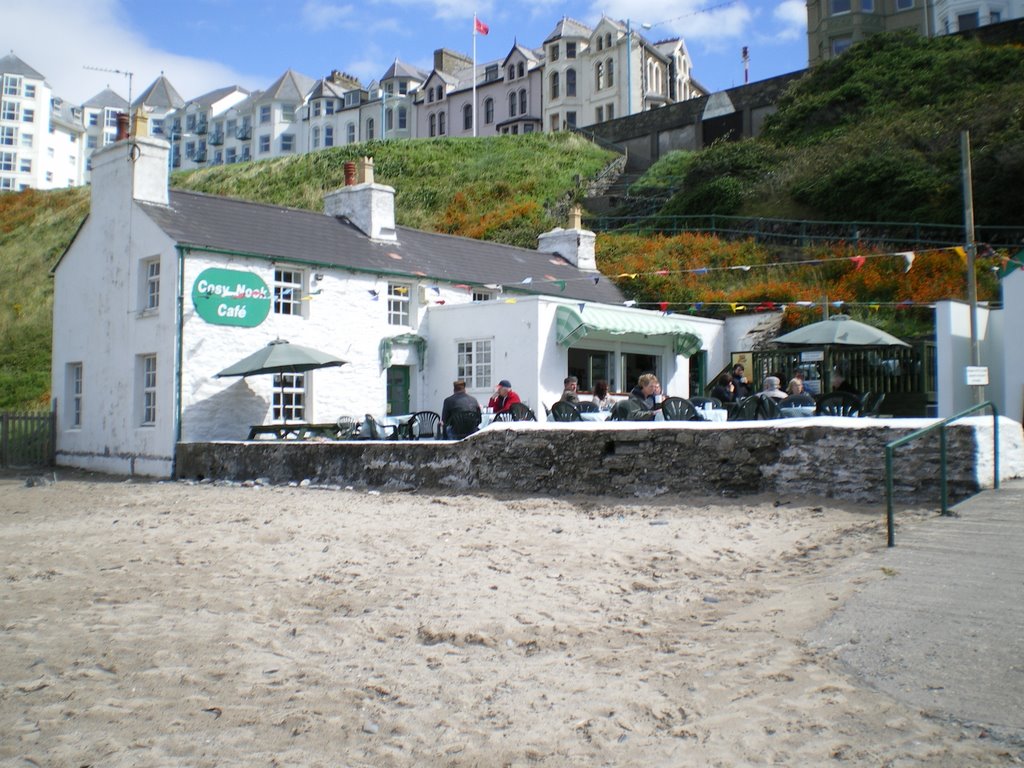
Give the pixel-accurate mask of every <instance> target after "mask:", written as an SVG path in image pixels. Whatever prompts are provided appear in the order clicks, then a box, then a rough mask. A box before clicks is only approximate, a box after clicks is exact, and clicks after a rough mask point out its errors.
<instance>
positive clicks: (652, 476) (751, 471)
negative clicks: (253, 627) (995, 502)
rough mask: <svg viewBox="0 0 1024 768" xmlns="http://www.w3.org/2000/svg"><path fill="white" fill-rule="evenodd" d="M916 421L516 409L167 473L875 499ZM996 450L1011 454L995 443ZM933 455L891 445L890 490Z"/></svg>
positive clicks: (270, 445) (193, 461)
mask: <svg viewBox="0 0 1024 768" xmlns="http://www.w3.org/2000/svg"><path fill="white" fill-rule="evenodd" d="M1002 421H1006V422H1008V424H1009V425H1014V426H1015V427H1016V433H1017V434H1016V436H1014V434H1013V433H1014V429H1013V427H1012V426H1011V427H1009V428H1008V429H1005V430H1004V429H1003V428H1002V427H1001V428H1000V433H1001V437H1002V438H1003V439H1001V440H1000V443H1001V452H1002V453H1003V456H1004V459H1003V460H1001V462H1000V463H1001V465H1002V466H1004V467H1006V466H1007V464H1006V463H1005V462H1006V460H1010V461H1011V462H1016V463H1015V464H1014V466H1017V467H1019V465H1020V459H1019V454H1020V452H1021V451H1020V445H1021V438H1020V434H1019V433H1020V431H1021V430H1020V425H1019V424H1017V423H1016V422H1013V421H1010V420H1001V422H1002ZM787 422H790V423H787ZM796 422H799V423H796ZM851 422H852V423H851ZM983 422H984V420H983V419H979V420H971V423H963V424H958V425H955V426H951V427H949V428H948V429H947V452H948V453H947V455H948V458H949V469H948V482H949V497H950V499H951V500H954V499H962V498H965V497H967V496H969V495H971V494H973V493H975V492H977V491H978V490H979V488H980V487H981V486H982V485H985V486H988V485H990V484H991V482H992V479H991V476H989V477H987V478H985V477H982V478H981V480H980V482H979V473H978V468H979V466H988V467H991V466H992V464H991V447H992V446H991V429H988V430H987V432H988V434H989V438H988V446H987V447H986V446H985V445H981V446H980V452H981V454H982V455H981V458H979V447H978V441H977V440H976V432H977V431H978V429H979V425H980V424H983ZM930 423H932V422H931V421H929V420H920V419H901V420H898V421H897V420H888V421H887V420H875V419H856V420H850V419H832V418H818V419H799V420H792V421H790V420H784V421H779V422H737V423H731V422H730V423H727V424H708V423H694V422H669V423H660V422H659V423H654V424H645V425H643V426H639V425H634V424H629V423H616V424H591V423H583V424H558V425H553V424H543V423H541V424H537V423H517V424H501V425H492V426H491V427H489V428H487V429H485V430H483V431H482V432H479V433H477V434H475V435H473V436H471V437H469V438H467V439H466V440H462V441H458V442H449V441H433V440H421V441H416V442H392V441H361V440H355V441H327V442H313V441H310V442H298V441H280V442H278V441H274V442H270V441H263V442H260V441H255V442H231V443H227V442H219V443H182V444H180V445H179V446H178V456H177V476H178V477H179V478H184V479H194V480H198V479H215V480H218V479H223V480H234V481H244V480H255V479H257V478H264V479H267V480H269V481H270V482H272V483H286V482H292V481H302V480H310V481H311V482H314V483H318V484H331V485H342V486H345V485H352V486H360V487H376V488H393V489H409V488H421V487H422V488H430V489H442V490H443V489H448V490H456V491H458V490H481V491H497V492H505V491H515V492H521V493H529V494H551V495H565V494H595V495H606V494H607V495H613V496H657V495H660V494H666V493H673V494H676V493H678V494H688V493H689V494H694V495H698V496H707V495H742V494H756V493H776V494H780V495H785V496H789V497H792V496H802V495H803V496H806V495H812V496H822V497H828V498H836V499H844V500H848V501H855V502H864V503H880V502H884V500H885V444H886V443H887V442H890V441H892V440H895V439H897V438H899V437H902V436H903V435H905V434H908V433H909V432H911V431H913V430H915V429H918V428H920V427H921V426H923V425H927V424H930ZM988 424H989V426H991V419H988ZM1005 433H1009V434H1005ZM1008 451H1009V452H1010V453H1013V452H1014V451H1016V453H1017V454H1018V457H1017V458H1016V459H1014V458H1013V457H1008V456H1007V452H1008ZM985 454H988V460H987V461H986V460H985ZM938 467H939V438H938V436H937V435H931V436H929V437H926V438H923V439H920V440H918V441H917V442H915V443H913V444H912V445H910V446H906V447H902V448H899V449H897V452H896V459H895V462H894V477H895V488H894V491H895V497H896V499H897V500H898V501H900V502H901V503H929V504H930V503H937V502H938V500H939V482H938V476H939V469H938ZM988 471H989V472H991V469H989V470H988ZM1004 476H1005V469H1004Z"/></svg>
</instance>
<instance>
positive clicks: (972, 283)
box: [960, 131, 988, 404]
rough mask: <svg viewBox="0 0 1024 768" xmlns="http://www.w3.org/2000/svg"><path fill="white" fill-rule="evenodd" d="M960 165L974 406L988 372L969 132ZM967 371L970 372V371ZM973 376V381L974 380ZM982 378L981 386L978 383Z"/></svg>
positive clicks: (962, 134) (980, 398)
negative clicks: (982, 342) (984, 361)
mask: <svg viewBox="0 0 1024 768" xmlns="http://www.w3.org/2000/svg"><path fill="white" fill-rule="evenodd" d="M960 165H961V169H962V172H963V184H964V239H965V242H966V251H967V304H968V306H969V307H970V313H971V363H970V367H969V368H968V370H967V383H968V384H969V385H971V389H972V390H973V393H974V402H975V404H978V403H982V402H984V389H983V387H984V386H985V384H988V371H987V370H984V369H982V368H981V348H980V347H979V345H978V279H977V275H976V274H975V269H974V260H975V256H976V252H977V245H976V244H975V242H974V192H973V189H974V187H973V181H972V179H971V133H970V131H961V132H960ZM971 368H973V369H974V370H973V371H972V370H971ZM975 377H976V378H975ZM982 379H984V383H981V382H982Z"/></svg>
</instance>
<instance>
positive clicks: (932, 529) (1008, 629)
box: [809, 480, 1024, 742]
mask: <svg viewBox="0 0 1024 768" xmlns="http://www.w3.org/2000/svg"><path fill="white" fill-rule="evenodd" d="M953 511H954V513H955V514H956V515H957V516H956V517H945V518H943V517H939V516H936V517H935V518H930V519H928V520H927V521H925V522H922V523H920V524H914V525H912V526H903V527H900V526H899V525H898V522H899V513H898V512H897V530H896V546H895V547H894V548H892V549H888V550H886V551H885V552H884V553H883V554H881V555H879V557H878V558H877V559H874V561H873V563H872V565H871V568H872V569H873V568H875V567H876V566H877V567H878V569H879V570H880V571H881V572H882V573H883V574H884V575H883V576H882V577H881V578H878V579H872V580H871V581H870V582H869V583H868V584H867V585H866V586H865V587H864V588H863V589H862V590H860V591H859V592H858V593H857V594H856V595H855V596H854V597H853V598H851V599H850V600H849V601H848V602H847V603H846V604H845V605H844V606H843V607H842V608H841V609H840V610H839V611H838V612H837V613H836V614H835V615H834V616H833V617H832V618H831V619H830V620H829V621H828V622H826V623H825V624H824V625H822V626H821V627H819V629H818V630H817V631H816V632H815V633H813V635H812V636H811V637H810V638H809V639H810V641H811V642H812V644H814V645H816V646H819V647H821V648H824V649H827V650H830V651H834V652H835V653H836V654H837V655H838V656H839V658H840V659H842V660H843V661H844V662H845V663H847V664H848V665H849V666H850V667H851V669H852V670H853V671H854V673H855V674H857V675H858V676H860V677H862V678H864V679H865V680H866V681H867V682H868V683H870V684H871V685H873V686H875V687H876V688H878V689H880V690H882V691H884V692H886V693H888V694H889V695H891V696H893V697H894V698H897V699H900V700H902V701H904V702H906V703H908V704H911V705H913V706H916V707H919V708H920V709H922V710H924V711H927V712H931V713H934V714H935V715H936V716H939V717H950V718H953V719H955V720H958V721H960V722H963V723H969V724H974V725H977V726H978V727H979V729H984V730H987V731H989V732H990V733H991V734H992V735H994V736H1000V737H1004V738H1008V739H1011V740H1014V741H1021V742H1024V480H1012V481H1009V482H1006V483H1004V484H1003V486H1002V488H1000V490H998V491H984V492H982V493H980V494H978V495H976V496H974V497H972V498H971V499H968V500H967V501H965V502H962V503H961V504H959V505H957V506H956V507H954V508H953Z"/></svg>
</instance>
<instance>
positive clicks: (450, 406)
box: [441, 379, 480, 437]
mask: <svg viewBox="0 0 1024 768" xmlns="http://www.w3.org/2000/svg"><path fill="white" fill-rule="evenodd" d="M453 388H454V390H455V391H454V392H453V393H452V394H450V395H448V397H446V398H445V399H444V403H443V404H442V405H441V426H442V428H443V429H444V433H445V434H446V435H448V436H449V437H451V436H452V432H451V429H450V425H449V421H450V419H451V417H452V414H453V413H455V411H476V412H477V413H480V403H478V402H477V400H476V398H475V397H473V396H472V395H471V394H469V393H468V392H466V382H464V381H463V380H462V379H459V380H458V381H456V382H455V384H454V385H453Z"/></svg>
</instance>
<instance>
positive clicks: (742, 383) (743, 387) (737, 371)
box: [723, 363, 751, 402]
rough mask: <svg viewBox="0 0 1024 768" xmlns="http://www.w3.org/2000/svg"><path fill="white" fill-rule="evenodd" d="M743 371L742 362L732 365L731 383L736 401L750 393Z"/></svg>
mask: <svg viewBox="0 0 1024 768" xmlns="http://www.w3.org/2000/svg"><path fill="white" fill-rule="evenodd" d="M743 371H744V368H743V365H742V363H736V365H734V366H733V367H732V383H733V386H734V387H735V393H734V397H735V399H736V401H737V402H739V401H740V400H742V399H743V398H744V397H746V396H747V395H749V394H751V391H750V384H748V383H747V377H746V376H745V375H744V374H743ZM723 402H724V401H723Z"/></svg>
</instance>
